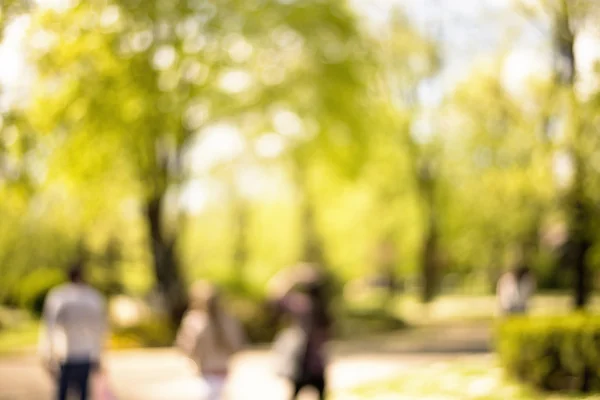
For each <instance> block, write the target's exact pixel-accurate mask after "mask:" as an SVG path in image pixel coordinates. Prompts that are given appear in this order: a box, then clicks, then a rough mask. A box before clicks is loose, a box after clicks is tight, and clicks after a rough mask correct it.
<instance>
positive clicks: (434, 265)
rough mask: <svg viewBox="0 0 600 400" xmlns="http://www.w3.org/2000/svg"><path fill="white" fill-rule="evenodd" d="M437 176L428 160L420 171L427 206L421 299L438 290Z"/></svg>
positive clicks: (420, 184)
mask: <svg viewBox="0 0 600 400" xmlns="http://www.w3.org/2000/svg"><path fill="white" fill-rule="evenodd" d="M435 179H436V178H435V176H434V172H433V170H432V168H431V165H430V163H429V161H428V160H425V162H424V164H423V167H422V168H421V170H420V171H419V191H420V195H421V199H422V200H421V201H422V202H423V207H424V208H425V212H424V214H425V224H424V225H425V227H426V228H425V229H426V231H425V235H424V238H423V247H422V249H421V300H422V301H423V302H425V303H427V302H430V301H431V300H433V298H434V297H435V295H436V294H437V291H438V284H439V271H438V267H439V266H438V253H439V249H438V245H439V244H438V236H439V232H438V224H437V213H436V204H435V184H436V182H435Z"/></svg>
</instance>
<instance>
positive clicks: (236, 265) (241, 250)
mask: <svg viewBox="0 0 600 400" xmlns="http://www.w3.org/2000/svg"><path fill="white" fill-rule="evenodd" d="M233 190H235V189H233ZM232 212H233V218H234V224H235V226H234V229H235V238H234V240H235V241H234V244H233V271H232V274H233V280H234V282H235V284H236V286H237V288H238V289H243V288H244V285H245V282H246V280H245V277H246V274H245V270H246V264H247V263H248V219H249V218H248V217H249V210H248V205H247V204H246V203H245V201H244V199H241V198H239V197H237V196H235V195H234V198H233V200H232Z"/></svg>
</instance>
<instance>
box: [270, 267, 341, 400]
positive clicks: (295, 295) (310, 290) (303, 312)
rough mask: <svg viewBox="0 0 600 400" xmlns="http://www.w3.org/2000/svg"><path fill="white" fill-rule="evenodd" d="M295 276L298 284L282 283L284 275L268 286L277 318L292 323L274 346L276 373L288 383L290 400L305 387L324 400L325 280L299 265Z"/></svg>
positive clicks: (327, 328)
mask: <svg viewBox="0 0 600 400" xmlns="http://www.w3.org/2000/svg"><path fill="white" fill-rule="evenodd" d="M287 273H288V272H287V271H286V272H284V274H287ZM294 273H297V275H298V276H297V277H296V278H297V280H296V278H292V279H291V282H290V281H288V282H283V281H282V276H283V275H278V276H275V278H273V280H272V281H271V282H270V284H269V292H270V296H271V299H272V304H274V306H275V310H276V313H277V315H278V316H284V315H287V316H289V317H290V318H291V321H292V322H291V326H290V327H288V328H287V329H285V330H284V331H283V332H281V333H280V335H279V336H278V338H277V340H276V342H275V344H274V351H275V355H276V357H277V362H278V364H277V365H276V369H277V373H278V375H279V376H280V377H283V378H284V379H287V380H288V381H289V382H290V383H291V386H292V396H291V398H292V399H296V398H297V396H298V394H299V393H300V391H301V390H303V389H304V388H306V387H312V388H314V389H315V390H316V391H317V393H318V398H319V399H325V398H326V397H325V396H326V387H327V385H326V378H325V370H326V364H327V356H326V349H325V346H326V344H327V341H328V340H329V335H330V328H331V317H330V315H329V312H328V304H327V303H328V302H327V300H326V297H327V296H326V290H325V280H324V279H323V277H322V276H320V274H319V273H318V271H317V269H316V267H314V266H312V265H306V264H304V265H300V266H299V267H297V268H296V269H295V272H292V274H294ZM284 279H285V278H284Z"/></svg>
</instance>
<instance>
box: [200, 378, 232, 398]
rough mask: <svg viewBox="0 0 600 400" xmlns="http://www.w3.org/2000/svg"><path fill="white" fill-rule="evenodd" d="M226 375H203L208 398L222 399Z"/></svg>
mask: <svg viewBox="0 0 600 400" xmlns="http://www.w3.org/2000/svg"><path fill="white" fill-rule="evenodd" d="M225 380H226V377H225V376H222V375H207V376H204V377H203V381H204V385H205V388H206V396H205V397H206V399H207V400H222V399H223V394H224V392H225Z"/></svg>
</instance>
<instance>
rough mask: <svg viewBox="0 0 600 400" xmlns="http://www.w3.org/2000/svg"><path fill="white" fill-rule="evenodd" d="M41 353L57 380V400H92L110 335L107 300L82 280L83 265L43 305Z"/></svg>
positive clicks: (78, 265)
mask: <svg viewBox="0 0 600 400" xmlns="http://www.w3.org/2000/svg"><path fill="white" fill-rule="evenodd" d="M43 323H44V329H43V331H42V335H41V340H40V345H41V346H40V353H41V357H42V360H43V362H44V364H45V366H46V367H47V368H48V370H49V371H50V373H51V374H52V375H53V376H54V377H55V378H56V379H57V386H58V388H57V399H58V400H64V399H66V398H67V396H68V394H69V392H70V391H71V390H76V391H77V392H78V393H79V397H80V398H81V400H86V399H88V398H90V395H89V381H90V379H89V378H90V375H91V373H92V372H94V370H95V369H96V368H97V367H98V365H99V362H100V355H101V353H102V349H103V347H104V341H105V335H106V331H107V314H106V305H105V300H104V298H103V297H102V295H101V294H100V293H99V292H98V291H97V290H95V289H94V288H92V287H90V286H89V285H87V284H86V283H85V281H84V279H83V271H82V265H81V263H76V265H75V266H74V267H73V268H72V269H71V270H70V272H69V282H68V283H66V284H64V285H61V286H58V287H56V288H54V289H52V290H51V291H50V292H49V293H48V296H47V297H46V300H45V302H44V311H43Z"/></svg>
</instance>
